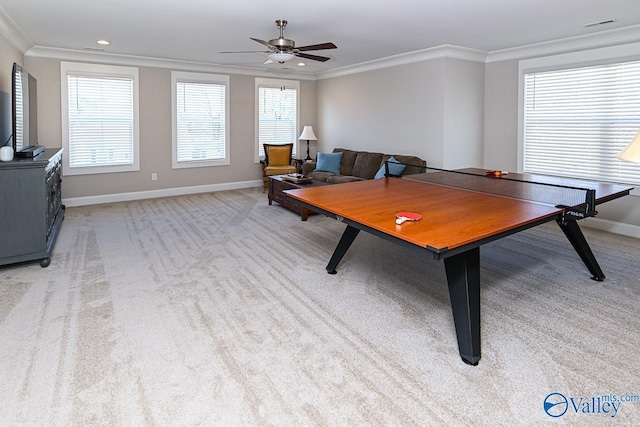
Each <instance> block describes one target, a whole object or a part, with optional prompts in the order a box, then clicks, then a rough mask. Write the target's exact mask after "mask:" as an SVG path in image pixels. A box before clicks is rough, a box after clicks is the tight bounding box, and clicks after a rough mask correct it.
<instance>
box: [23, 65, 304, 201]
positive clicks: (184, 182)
mask: <svg viewBox="0 0 640 427" xmlns="http://www.w3.org/2000/svg"><path fill="white" fill-rule="evenodd" d="M24 62H25V68H26V69H27V70H28V71H29V72H30V73H31V74H32V75H33V76H34V77H35V78H36V79H37V80H38V135H39V139H40V144H41V145H45V146H47V147H61V146H62V134H61V111H60V61H59V60H57V59H48V58H39V57H32V56H28V55H27V56H26V57H25V61H24ZM138 68H139V86H140V171H139V172H122V173H112V174H96V175H80V176H78V175H76V176H66V177H65V178H64V185H63V190H62V191H63V198H75V197H85V196H99V195H109V194H120V193H128V192H136V191H148V190H162V189H171V188H180V187H191V186H199V185H210V184H224V183H237V182H247V181H255V180H261V179H262V172H261V169H260V165H259V164H257V163H255V161H254V144H255V138H254V134H255V132H254V123H255V102H254V98H255V94H254V92H255V78H254V77H253V76H245V75H231V79H230V109H231V112H230V158H231V164H230V165H228V166H215V167H199V168H190V169H172V167H171V71H172V70H171V69H168V68H154V67H138ZM184 71H189V70H184ZM300 100H301V106H300V129H302V126H303V125H312V126H315V116H316V82H315V81H308V80H303V81H301V82H300ZM299 148H300V150H304V149H306V145H303V144H300V146H299ZM152 173H157V174H158V180H157V181H151V174H152Z"/></svg>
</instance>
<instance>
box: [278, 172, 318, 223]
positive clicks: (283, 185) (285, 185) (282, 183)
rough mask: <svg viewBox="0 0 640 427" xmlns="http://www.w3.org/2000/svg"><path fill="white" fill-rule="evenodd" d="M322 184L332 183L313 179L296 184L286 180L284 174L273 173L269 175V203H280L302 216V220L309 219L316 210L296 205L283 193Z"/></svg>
mask: <svg viewBox="0 0 640 427" xmlns="http://www.w3.org/2000/svg"><path fill="white" fill-rule="evenodd" d="M321 185H330V184H327V183H326V182H323V181H316V180H312V181H311V182H308V183H299V184H296V183H294V182H290V181H286V180H285V179H283V178H282V175H273V176H270V177H269V195H268V196H269V205H271V204H272V202H276V203H278V204H279V205H280V206H282V207H285V208H287V209H289V210H290V211H292V212H295V213H297V214H298V215H300V217H301V218H302V221H306V220H307V216H309V215H313V214H315V213H316V212H314V211H312V210H309V209H307V208H303V207H302V206H300V205H296V204H295V203H291V202H290V201H289V200H287V199H286V198H285V196H284V194H283V193H282V192H283V191H284V190H294V189H296V188H308V187H317V186H321Z"/></svg>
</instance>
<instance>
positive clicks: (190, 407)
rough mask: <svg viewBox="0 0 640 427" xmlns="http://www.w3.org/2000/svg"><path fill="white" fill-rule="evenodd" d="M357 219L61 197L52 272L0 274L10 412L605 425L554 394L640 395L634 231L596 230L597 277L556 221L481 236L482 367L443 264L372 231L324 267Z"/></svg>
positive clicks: (235, 194) (53, 422) (249, 420)
mask: <svg viewBox="0 0 640 427" xmlns="http://www.w3.org/2000/svg"><path fill="white" fill-rule="evenodd" d="M343 227H344V226H343V225H342V224H340V223H338V222H336V221H333V220H331V219H328V218H325V217H322V216H312V217H310V218H309V221H307V222H302V221H300V219H299V217H297V216H296V215H295V214H293V213H291V212H289V211H288V210H286V209H284V208H282V207H280V206H277V205H274V206H268V205H267V201H266V195H264V194H262V192H261V189H249V190H236V191H226V192H219V193H212V194H200V195H190V196H184V197H175V198H166V199H156V200H145V201H136V202H128V203H114V204H110V205H100V206H89V207H80V208H69V209H67V215H66V219H65V221H64V223H63V226H62V231H61V234H60V237H59V239H58V242H57V244H56V247H55V251H54V256H53V258H52V261H51V265H50V266H49V267H48V268H46V269H43V268H40V266H39V265H38V264H37V263H34V264H26V265H19V266H10V267H5V268H1V269H0V342H1V343H2V345H1V347H0V405H1V406H0V425H3V426H12V425H28V426H31V425H34V426H35V425H38V426H69V425H78V426H88V425H91V426H96V425H157V426H176V425H224V426H229V425H252V426H254V425H255V426H263V425H276V426H292V425H332V426H335V425H348V426H355V425H390V426H398V425H407V426H410V425H457V426H462V425H469V426H477V425H544V424H547V423H548V424H549V425H557V424H580V425H603V424H606V425H609V423H610V422H612V420H611V419H610V418H609V417H610V414H593V415H590V414H585V413H582V412H579V413H575V412H574V411H572V410H570V411H569V412H567V414H565V415H564V416H563V417H560V418H558V419H553V418H551V417H549V416H548V415H547V414H546V413H545V412H544V410H543V400H544V399H545V397H546V396H547V395H548V394H549V393H551V392H560V393H563V394H564V395H565V396H567V397H574V398H576V399H577V398H579V397H584V398H585V399H591V397H599V396H602V395H609V394H615V395H621V394H631V395H638V394H640V381H639V378H640V374H639V372H640V368H639V366H638V349H639V348H640V318H639V316H638V312H639V307H640V286H639V279H638V278H639V277H640V262H639V261H640V257H639V255H638V254H639V253H640V240H637V239H633V238H626V237H623V236H618V235H613V234H608V233H604V232H600V231H596V230H589V229H585V234H586V236H587V238H588V240H589V241H590V243H591V246H592V248H593V250H594V252H595V253H596V256H597V257H598V260H599V262H600V264H601V266H602V268H603V270H604V271H605V274H606V275H607V280H606V281H605V282H603V283H598V282H594V281H592V280H590V279H589V273H588V271H587V270H586V268H585V267H584V265H583V264H582V262H581V261H580V259H579V258H578V256H577V255H576V254H575V252H574V251H573V249H572V248H571V246H570V245H569V243H568V241H566V238H565V237H564V235H563V234H562V233H561V232H560V230H559V228H558V227H557V226H556V225H555V224H549V225H545V226H541V227H537V228H535V229H533V230H529V231H527V232H523V233H519V234H517V235H515V236H511V237H509V238H505V239H502V240H500V241H497V242H494V243H491V244H488V245H486V246H484V247H483V248H482V249H481V263H482V264H481V265H482V359H481V360H480V364H479V365H478V366H477V367H472V366H468V365H466V364H464V363H463V362H462V361H461V359H460V357H459V355H458V349H457V343H456V338H455V331H454V327H453V319H452V315H451V306H450V303H449V296H448V292H447V287H446V280H445V272H444V264H443V263H442V261H434V260H429V259H425V258H422V257H420V256H418V255H416V254H414V253H413V252H410V251H408V250H406V249H403V248H401V247H399V246H396V245H393V244H391V243H389V242H385V241H383V240H382V239H379V238H376V237H373V236H370V235H368V234H366V233H360V235H359V236H358V238H357V239H356V241H355V242H354V244H353V246H352V247H351V249H350V251H349V252H348V253H347V255H346V256H345V258H344V259H343V261H342V263H341V264H340V265H339V266H338V274H337V275H328V274H327V273H326V272H325V266H326V264H327V262H328V260H329V257H330V256H331V253H332V252H333V249H334V248H335V245H336V243H337V241H338V239H339V237H340V235H341V233H342V230H343ZM581 409H583V408H581ZM638 420H640V402H637V403H623V404H622V405H621V406H620V407H619V410H618V413H617V416H616V418H615V421H614V422H615V425H632V424H633V423H637V422H638ZM636 425H637V424H636Z"/></svg>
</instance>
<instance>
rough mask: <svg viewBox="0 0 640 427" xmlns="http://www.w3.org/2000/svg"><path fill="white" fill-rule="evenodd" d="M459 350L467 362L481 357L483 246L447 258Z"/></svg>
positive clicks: (448, 280)
mask: <svg viewBox="0 0 640 427" xmlns="http://www.w3.org/2000/svg"><path fill="white" fill-rule="evenodd" d="M444 267H445V270H446V272H447V284H448V286H449V296H450V298H451V310H452V311H453V321H454V323H455V326H456V335H457V336H458V350H459V351H460V356H461V357H462V360H463V361H464V362H465V363H468V364H470V365H474V366H475V365H477V364H478V362H479V361H480V248H475V249H470V250H468V251H466V252H463V253H461V254H458V255H454V256H452V257H449V258H445V260H444Z"/></svg>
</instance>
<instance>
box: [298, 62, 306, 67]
mask: <svg viewBox="0 0 640 427" xmlns="http://www.w3.org/2000/svg"><path fill="white" fill-rule="evenodd" d="M305 65H307V64H305V63H304V62H298V67H304V66H305Z"/></svg>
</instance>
